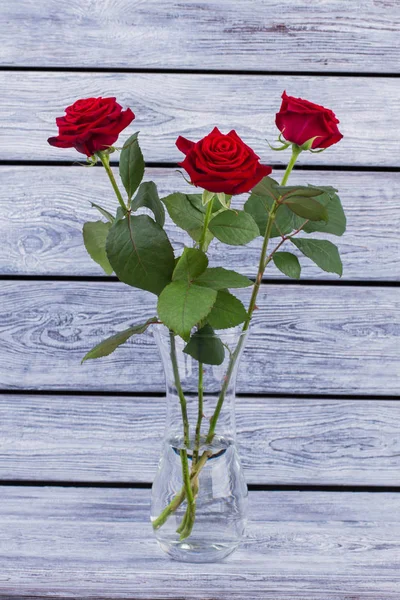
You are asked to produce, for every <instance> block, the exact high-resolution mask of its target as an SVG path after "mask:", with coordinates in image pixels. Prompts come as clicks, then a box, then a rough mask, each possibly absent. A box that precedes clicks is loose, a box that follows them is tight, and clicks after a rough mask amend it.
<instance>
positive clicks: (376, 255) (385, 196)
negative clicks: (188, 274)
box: [0, 166, 400, 281]
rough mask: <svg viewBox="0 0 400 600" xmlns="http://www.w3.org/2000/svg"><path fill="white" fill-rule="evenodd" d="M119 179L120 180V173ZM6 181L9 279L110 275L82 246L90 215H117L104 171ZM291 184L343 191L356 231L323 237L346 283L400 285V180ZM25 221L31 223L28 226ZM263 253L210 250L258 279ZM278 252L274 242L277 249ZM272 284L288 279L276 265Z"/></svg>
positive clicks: (324, 176) (320, 275) (305, 264)
mask: <svg viewBox="0 0 400 600" xmlns="http://www.w3.org/2000/svg"><path fill="white" fill-rule="evenodd" d="M114 172H115V175H116V177H117V178H118V169H117V168H115V169H114ZM274 177H276V178H277V179H280V178H281V177H282V171H278V170H277V171H275V173H274ZM146 178H147V179H153V180H154V181H155V182H156V183H157V185H158V187H159V192H160V195H162V196H166V195H167V194H170V193H171V192H173V191H176V190H180V191H188V192H193V188H192V187H191V186H189V185H187V184H186V182H185V181H184V179H183V178H182V177H181V176H180V174H179V173H177V172H176V170H175V169H148V170H147V173H146ZM0 179H1V186H0V206H1V209H0V239H2V240H3V243H2V247H1V252H0V273H1V274H5V275H15V274H17V275H22V274H24V275H64V276H70V275H74V276H75V275H78V276H82V275H84V276H92V275H97V276H98V275H103V274H104V272H103V270H102V269H101V267H100V266H99V265H97V263H94V262H93V261H92V260H91V259H90V258H89V256H88V254H87V253H86V250H85V248H84V245H83V241H82V225H83V223H84V222H85V221H88V220H89V221H95V220H97V219H99V218H101V217H100V215H99V214H98V213H97V211H96V210H94V209H92V208H91V207H90V202H91V201H95V202H98V203H100V204H102V205H104V206H105V207H106V208H108V209H109V210H111V211H113V212H115V209H116V205H117V200H116V199H115V198H114V196H113V191H112V188H111V186H110V183H109V181H108V179H107V176H106V174H105V172H104V171H103V169H101V170H99V169H84V168H81V167H78V166H77V167H33V166H31V167H22V166H15V167H7V166H2V167H0ZM291 181H292V182H293V183H299V184H306V183H312V184H314V185H334V186H335V187H336V188H337V189H338V190H339V193H340V197H341V199H342V203H343V206H344V209H345V211H346V215H347V220H348V229H347V231H346V233H345V235H343V236H342V237H336V236H328V235H323V234H320V235H319V237H321V238H325V239H326V238H330V239H331V240H332V241H333V243H335V244H337V245H338V247H339V249H340V252H341V255H342V261H343V267H344V271H343V279H344V280H360V279H361V280H365V281H369V280H371V281H372V280H375V281H399V280H400V264H399V260H398V258H399V256H400V238H399V235H398V232H399V229H400V211H399V209H398V206H399V202H398V188H399V185H400V173H377V172H371V173H351V172H335V171H313V172H309V171H295V172H294V173H293V175H292V178H291ZM27 190H29V193H28V191H27ZM245 199H246V197H245V196H243V197H241V198H237V199H236V200H235V203H236V202H237V203H238V204H236V205H237V206H239V205H240V203H241V202H243V200H245ZM21 215H25V217H24V218H22V219H21ZM167 231H168V234H169V237H170V239H171V240H172V241H173V242H174V245H175V247H176V249H177V250H178V251H181V250H182V247H183V244H184V243H186V244H190V245H191V244H192V241H191V240H190V239H189V238H188V236H186V234H184V233H183V232H182V231H180V230H178V229H177V228H176V227H175V226H174V225H173V223H171V221H169V220H168V222H167ZM313 237H318V236H317V234H314V235H313ZM275 245H276V243H275ZM260 247H261V237H260V238H259V239H258V240H255V241H254V242H252V243H251V244H250V246H246V247H241V246H230V247H228V246H226V245H223V244H221V243H219V242H218V241H214V242H213V243H212V245H211V246H210V249H209V250H210V253H211V261H212V262H213V263H214V264H224V265H226V266H229V267H231V268H233V269H236V270H239V271H241V272H242V273H245V274H246V275H248V276H253V277H254V276H255V273H256V270H257V264H258V259H259V252H260ZM274 247H275V246H274V242H272V243H271V249H272V248H274ZM291 251H293V252H295V253H296V252H297V249H296V248H294V247H292V248H291ZM297 253H298V252H297ZM298 254H299V253H298ZM299 256H300V254H299ZM300 261H301V264H302V278H309V279H319V280H320V279H338V276H337V275H335V274H331V273H325V272H323V271H321V270H320V269H318V267H316V266H315V265H314V263H313V262H311V261H310V260H308V259H307V258H305V257H302V256H300ZM266 276H267V277H268V278H276V279H282V278H283V276H282V274H281V273H280V272H279V271H278V270H277V269H276V267H275V265H273V264H272V263H271V264H270V265H269V267H268V270H267V271H266Z"/></svg>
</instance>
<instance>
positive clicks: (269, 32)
mask: <svg viewBox="0 0 400 600" xmlns="http://www.w3.org/2000/svg"><path fill="white" fill-rule="evenodd" d="M1 10H2V18H3V20H4V22H5V23H6V24H7V26H6V27H5V28H4V31H3V36H2V42H3V43H2V54H1V61H0V62H1V64H4V65H27V66H56V67H57V66H62V67H65V66H69V67H124V68H146V67H150V68H161V69H168V68H194V69H204V68H206V69H209V70H214V69H217V70H218V69H236V70H237V69H247V70H252V71H258V70H286V71H291V70H293V71H296V70H303V71H352V72H353V71H359V72H364V73H365V72H393V73H397V72H398V70H399V66H400V52H399V45H398V35H399V33H400V28H399V22H400V11H399V5H398V3H397V2H396V1H395V0H382V1H375V2H374V1H373V0H367V1H364V2H362V3H361V4H360V3H357V2H348V0H333V1H330V2H324V1H322V0H318V1H317V2H313V3H312V5H310V4H309V3H307V2H305V1H304V0H290V1H285V2H277V1H271V0H269V1H266V0H261V1H260V0H250V1H246V2H242V3H235V2H231V1H230V0H218V1H217V0H197V1H196V2H194V1H189V2H176V1H173V2H168V3H166V2H163V1H162V0H146V1H145V2H144V1H143V0H136V1H128V0H107V1H103V2H101V3H93V2H89V3H85V4H82V3H81V2H79V1H78V0H70V2H68V4H61V5H60V4H59V3H57V2H56V0H43V1H42V2H41V3H40V4H37V3H35V2H32V1H31V0H19V1H18V2H12V0H3V2H2V8H1ZM366 57H367V59H366Z"/></svg>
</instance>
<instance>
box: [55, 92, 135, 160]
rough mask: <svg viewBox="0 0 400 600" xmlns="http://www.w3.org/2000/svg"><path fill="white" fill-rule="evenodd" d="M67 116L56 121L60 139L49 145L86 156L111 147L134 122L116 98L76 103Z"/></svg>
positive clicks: (129, 111) (67, 111)
mask: <svg viewBox="0 0 400 600" xmlns="http://www.w3.org/2000/svg"><path fill="white" fill-rule="evenodd" d="M65 113H66V114H65V116H64V117H58V118H57V119H56V123H57V126H58V136H57V137H51V138H49V139H48V140H47V141H48V142H49V144H50V145H51V146H57V147H58V148H75V149H76V150H78V152H82V154H86V156H93V154H94V153H95V152H100V151H102V150H106V149H107V148H108V147H109V146H112V145H113V144H114V142H116V141H117V139H118V136H119V134H120V133H121V131H122V130H123V129H125V128H126V127H128V125H129V124H130V123H131V122H132V121H133V119H134V118H135V115H134V114H133V112H132V111H131V109H130V108H127V109H126V110H122V106H121V105H120V104H118V102H116V99H115V98H84V99H82V100H77V101H76V102H74V104H72V105H71V106H68V107H67V108H66V109H65Z"/></svg>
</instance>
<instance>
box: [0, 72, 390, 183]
mask: <svg viewBox="0 0 400 600" xmlns="http://www.w3.org/2000/svg"><path fill="white" fill-rule="evenodd" d="M0 87H1V89H2V94H1V96H0V120H1V122H2V127H1V129H0V159H5V160H54V161H62V160H79V157H80V158H82V156H83V155H79V154H78V153H77V152H76V151H75V150H68V149H60V148H53V147H51V146H49V145H48V143H47V138H48V137H49V136H52V135H55V134H56V132H57V130H56V125H55V118H56V117H57V116H60V115H62V114H63V111H64V109H65V107H66V106H68V105H69V104H71V103H73V102H74V101H75V100H77V99H78V98H85V97H88V96H93V95H94V96H100V95H101V96H116V97H117V98H118V100H119V101H120V102H121V104H123V105H124V106H130V107H131V109H132V110H133V111H134V113H135V114H136V120H135V121H134V122H133V123H132V124H131V126H130V128H129V132H134V131H137V130H140V131H141V138H140V139H141V145H142V147H143V150H144V154H145V158H146V160H147V161H174V162H175V161H178V160H181V159H182V154H181V153H180V152H179V151H178V149H177V148H176V147H175V141H176V138H177V137H178V135H183V136H185V137H188V138H189V139H194V140H197V139H200V138H201V137H203V136H204V135H205V134H207V133H209V132H210V131H211V129H213V127H214V126H215V125H218V126H219V127H220V128H221V129H222V131H228V130H230V129H232V128H235V129H236V130H237V132H238V133H239V135H240V136H241V137H243V139H244V140H245V142H246V143H248V144H249V145H250V146H252V147H253V148H254V150H255V151H256V152H257V154H259V155H260V156H261V157H262V159H263V161H264V162H265V163H266V164H269V163H274V164H280V163H287V160H288V159H287V153H286V152H285V153H284V152H273V151H272V150H270V149H269V147H268V145H267V142H266V138H268V139H269V140H270V141H271V142H272V141H273V140H274V139H275V138H276V136H277V129H276V127H275V125H274V122H275V114H276V112H277V111H278V110H279V107H280V103H281V100H280V97H281V94H282V92H283V90H285V89H286V91H287V93H288V94H291V95H294V96H302V97H304V98H307V99H308V100H311V101H313V102H317V103H318V104H322V105H324V106H327V107H329V108H331V109H333V110H334V111H335V112H336V114H337V116H338V118H339V119H340V122H341V125H340V130H341V132H342V133H343V135H344V138H343V140H341V142H340V144H337V145H335V146H333V147H331V148H329V149H328V150H327V151H326V152H322V153H321V154H313V155H312V154H310V153H304V155H302V157H301V162H302V163H304V164H307V165H351V166H353V167H356V166H358V165H361V166H367V167H368V166H371V165H377V166H398V160H397V156H398V137H397V134H396V132H397V131H399V130H400V95H399V84H398V79H396V78H385V77H377V78H372V77H344V78H343V77H304V76H303V77H301V76H294V75H293V76H292V75H285V76H277V75H274V76H258V75H240V76H238V75H236V76H235V75H220V74H211V75H194V74H165V73H164V74H149V73H147V74H144V73H143V74H127V73H70V72H33V71H30V72H29V71H28V72H11V71H3V72H0ZM39 91H40V92H39ZM129 132H128V131H127V132H126V133H125V132H124V133H125V135H122V136H121V140H120V142H119V143H120V145H122V144H121V142H122V141H123V140H124V139H126V137H127V136H128V133H129ZM282 155H284V156H282ZM357 187H359V186H357Z"/></svg>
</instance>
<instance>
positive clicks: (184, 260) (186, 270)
mask: <svg viewBox="0 0 400 600" xmlns="http://www.w3.org/2000/svg"><path fill="white" fill-rule="evenodd" d="M207 265H208V258H207V256H206V255H205V254H204V252H202V251H201V250H197V249H196V248H185V249H184V251H183V254H182V256H181V257H180V258H179V260H178V262H177V264H176V267H175V269H174V272H173V274H172V281H178V280H180V279H182V280H184V281H187V282H188V283H190V282H191V281H193V279H196V278H197V277H199V276H200V275H201V274H202V273H203V271H205V269H206V268H207Z"/></svg>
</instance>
